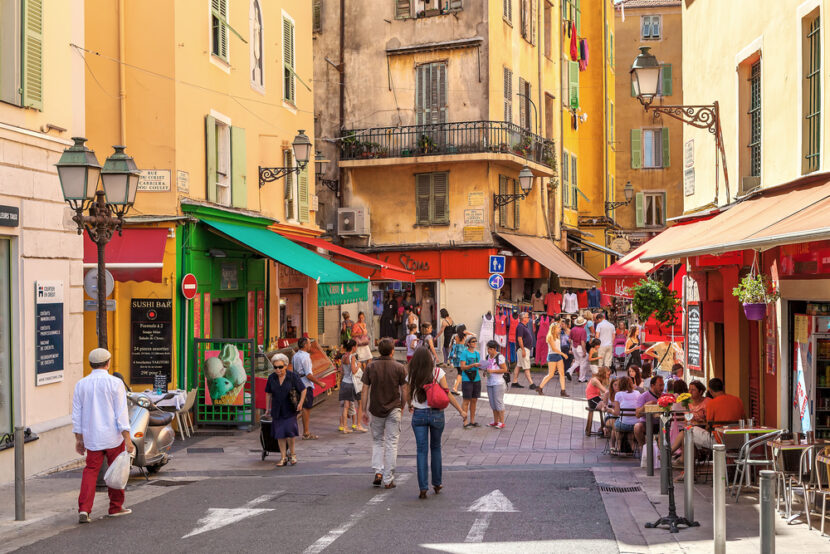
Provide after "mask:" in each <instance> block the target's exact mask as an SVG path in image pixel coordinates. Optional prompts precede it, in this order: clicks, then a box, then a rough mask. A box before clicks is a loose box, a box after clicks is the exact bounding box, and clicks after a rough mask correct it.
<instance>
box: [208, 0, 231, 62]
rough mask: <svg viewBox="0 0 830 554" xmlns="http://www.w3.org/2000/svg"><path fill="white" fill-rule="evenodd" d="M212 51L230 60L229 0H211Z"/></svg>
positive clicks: (221, 57) (215, 54)
mask: <svg viewBox="0 0 830 554" xmlns="http://www.w3.org/2000/svg"><path fill="white" fill-rule="evenodd" d="M210 13H211V15H210V37H211V40H210V53H211V54H213V55H214V56H216V57H217V58H220V59H222V60H224V61H226V62H227V61H228V0H211V11H210Z"/></svg>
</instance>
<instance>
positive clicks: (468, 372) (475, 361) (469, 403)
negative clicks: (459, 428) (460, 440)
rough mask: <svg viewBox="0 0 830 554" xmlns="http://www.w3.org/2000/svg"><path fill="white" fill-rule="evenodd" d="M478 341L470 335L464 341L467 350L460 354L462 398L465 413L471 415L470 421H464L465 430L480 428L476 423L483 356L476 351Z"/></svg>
mask: <svg viewBox="0 0 830 554" xmlns="http://www.w3.org/2000/svg"><path fill="white" fill-rule="evenodd" d="M477 345H478V339H476V337H475V335H469V336H468V337H467V338H466V339H464V346H466V348H465V349H464V350H462V351H461V352H460V353H459V354H458V359H459V362H460V366H459V367H460V368H461V398H462V399H463V402H462V405H463V406H464V411H465V412H468V413H469V414H470V421H466V418H465V421H464V428H465V429H469V428H470V427H480V425H479V424H478V422H477V421H476V403H477V402H478V399H479V398H480V397H481V374H480V373H479V369H480V367H479V365H480V363H481V356H480V355H479V353H478V350H477V349H476V346H477Z"/></svg>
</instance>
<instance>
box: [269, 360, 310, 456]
mask: <svg viewBox="0 0 830 554" xmlns="http://www.w3.org/2000/svg"><path fill="white" fill-rule="evenodd" d="M271 365H272V366H273V367H274V371H273V373H271V375H269V376H268V381H267V382H266V383H265V394H267V395H268V396H267V400H266V407H265V411H266V412H269V413H270V414H271V436H272V437H274V438H275V439H277V443H278V444H279V446H280V454H281V455H282V457H281V458H280V461H279V462H277V467H283V466H285V465H286V464H291V465H294V464H296V463H297V451H296V450H295V449H294V437H296V436H297V435H299V434H300V431H299V429H298V428H297V413H298V412H299V411H300V410H302V408H303V402H304V401H305V397H306V394H308V391H307V390H306V388H305V387H304V386H303V382H302V380H300V378H299V377H297V376H296V375H295V374H294V373H293V372H291V371H288V356H286V355H285V354H279V353H277V354H274V355H273V356H271Z"/></svg>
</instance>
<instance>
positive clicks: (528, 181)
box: [493, 166, 533, 208]
mask: <svg viewBox="0 0 830 554" xmlns="http://www.w3.org/2000/svg"><path fill="white" fill-rule="evenodd" d="M519 188H521V189H522V192H521V194H494V195H493V207H494V208H499V207H501V206H506V205H508V204H510V203H511V202H515V201H516V200H524V199H525V198H527V195H528V194H530V190H531V189H532V188H533V172H532V171H530V168H529V167H527V166H524V167H523V168H522V170H521V171H520V172H519Z"/></svg>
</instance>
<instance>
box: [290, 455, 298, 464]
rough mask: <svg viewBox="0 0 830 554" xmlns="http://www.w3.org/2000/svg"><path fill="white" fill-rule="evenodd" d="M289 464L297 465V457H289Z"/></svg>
mask: <svg viewBox="0 0 830 554" xmlns="http://www.w3.org/2000/svg"><path fill="white" fill-rule="evenodd" d="M288 463H289V464H291V465H292V466H295V465H297V456H296V455H295V454H293V453H292V454H291V456H289V457H288Z"/></svg>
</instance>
